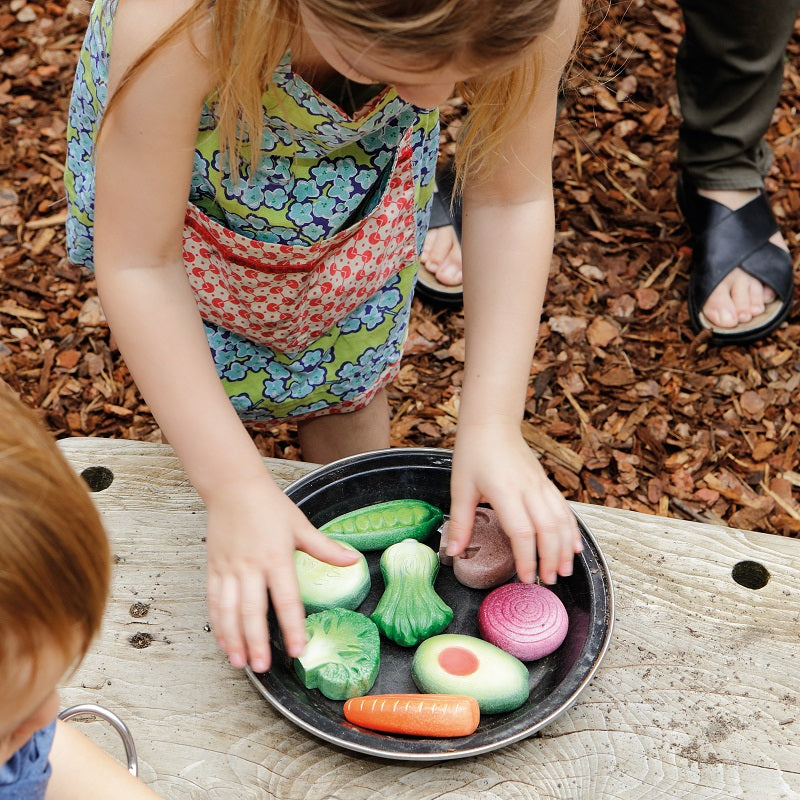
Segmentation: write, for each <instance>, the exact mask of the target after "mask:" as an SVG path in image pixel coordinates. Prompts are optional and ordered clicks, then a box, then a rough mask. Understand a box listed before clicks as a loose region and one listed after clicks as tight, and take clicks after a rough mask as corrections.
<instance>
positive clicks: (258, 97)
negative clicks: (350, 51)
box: [107, 0, 559, 174]
mask: <svg viewBox="0 0 800 800" xmlns="http://www.w3.org/2000/svg"><path fill="white" fill-rule="evenodd" d="M303 2H304V3H305V5H306V7H307V8H308V10H309V11H311V12H312V13H313V14H314V15H315V16H316V17H317V18H318V19H319V20H320V22H322V24H324V25H326V26H330V28H331V29H332V30H334V31H336V32H337V34H339V33H340V34H342V35H352V36H353V38H354V39H355V40H356V41H364V40H366V41H369V42H370V44H372V43H374V46H375V47H376V48H378V49H380V50H381V51H382V52H389V53H401V54H402V53H407V54H409V56H410V58H412V59H413V60H414V62H415V63H419V64H420V65H421V66H422V67H428V66H434V67H435V66H439V65H443V64H446V63H460V64H464V65H465V66H469V67H472V68H474V69H475V70H476V72H483V73H485V74H487V75H488V76H489V77H486V78H484V79H475V80H472V81H470V82H469V83H468V84H465V85H463V86H461V87H459V89H460V91H461V93H462V95H463V96H464V99H465V100H466V101H467V104H468V106H469V108H470V114H469V115H468V117H467V119H466V122H465V124H464V125H462V128H461V132H460V136H459V144H458V149H457V153H456V165H457V169H458V173H459V174H464V173H466V172H467V171H469V172H471V173H479V172H480V171H481V169H482V168H483V167H485V165H486V163H487V158H488V156H489V155H490V154H491V153H492V152H493V151H494V150H495V149H496V148H497V147H498V146H499V144H500V143H501V142H502V141H503V139H504V138H505V136H506V135H507V134H508V132H509V131H511V130H512V129H513V128H514V127H515V125H516V124H517V123H518V122H519V121H520V120H521V119H522V118H523V117H524V116H525V114H526V112H527V111H528V109H529V108H530V105H531V103H532V102H533V97H534V94H535V91H536V85H537V73H538V59H537V57H536V53H535V50H534V48H533V47H532V45H533V44H534V42H535V41H536V39H537V37H538V36H539V35H540V34H542V33H543V32H544V31H546V30H547V29H548V28H549V27H550V26H551V25H552V23H553V21H554V19H555V16H556V13H557V11H558V5H559V0H405V1H404V2H397V0H303ZM209 13H211V14H212V15H213V24H214V34H215V35H214V36H213V37H212V42H213V50H212V53H211V56H210V57H211V60H212V64H211V66H212V69H213V71H214V74H215V75H216V76H217V80H216V86H217V89H216V98H215V99H216V114H217V117H218V128H219V133H220V140H221V144H222V148H223V149H224V150H226V151H227V152H228V153H229V154H231V155H235V156H237V157H238V156H239V155H240V154H241V153H242V152H243V151H244V150H245V147H244V145H243V142H244V141H246V140H249V141H255V142H258V141H260V139H261V129H262V124H263V123H262V105H261V102H262V93H263V91H264V90H265V88H266V87H267V86H268V85H269V83H270V81H271V78H272V74H273V73H274V71H275V69H276V68H277V66H278V64H279V63H280V61H281V59H282V58H283V56H284V54H285V53H286V51H287V50H288V49H289V47H290V44H291V42H292V40H293V38H295V36H296V33H297V31H298V26H299V12H298V0H214V2H213V3H211V2H210V0H196V2H195V4H194V6H193V7H192V8H191V9H190V10H189V11H187V12H186V14H184V15H183V16H182V17H181V18H180V19H179V20H178V21H177V22H176V23H175V24H174V25H173V26H172V27H170V28H169V29H168V30H167V31H166V32H165V33H164V34H163V35H162V36H161V37H159V39H158V40H157V41H156V42H154V43H153V45H152V46H151V47H150V48H149V49H148V50H147V51H146V52H145V53H143V54H142V55H141V56H140V57H139V59H137V61H136V62H135V63H134V64H133V65H132V66H131V68H130V69H129V70H128V71H127V73H126V74H125V75H124V76H123V79H122V81H121V83H120V86H119V88H118V90H117V93H116V95H115V96H118V95H119V92H120V91H121V90H122V89H123V88H124V86H125V85H126V84H127V83H128V82H130V80H132V79H133V77H134V76H135V74H136V72H137V71H138V69H139V68H140V67H141V65H142V64H143V63H144V62H145V61H147V60H148V59H149V58H150V56H151V55H152V54H153V53H154V52H156V51H157V50H158V49H159V48H161V47H162V46H164V45H165V44H166V43H168V42H169V41H170V40H172V39H173V38H174V37H175V36H177V35H178V34H179V33H180V32H182V31H185V30H187V29H188V30H193V29H195V28H196V27H197V26H199V25H201V24H202V23H203V22H204V21H205V20H206V19H207V17H208V14H209ZM512 59H513V61H512ZM504 62H506V63H513V64H514V66H512V67H511V68H509V69H506V70H503V71H501V72H498V71H496V70H494V69H493V67H494V66H495V65H497V64H503V63H504ZM421 71H422V70H421ZM113 100H114V98H112V101H111V102H110V103H109V106H108V109H107V111H108V110H109V109H110V108H111V107H112V105H113ZM257 157H258V153H257V152H253V151H251V152H250V159H251V160H254V159H256V158H257Z"/></svg>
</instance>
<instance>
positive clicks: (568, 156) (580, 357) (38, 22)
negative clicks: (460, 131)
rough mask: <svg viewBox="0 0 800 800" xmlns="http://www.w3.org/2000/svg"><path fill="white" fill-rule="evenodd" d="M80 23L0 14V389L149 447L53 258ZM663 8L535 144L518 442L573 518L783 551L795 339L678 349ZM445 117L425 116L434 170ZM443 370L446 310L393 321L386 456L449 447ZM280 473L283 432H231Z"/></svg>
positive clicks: (588, 60)
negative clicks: (671, 520)
mask: <svg viewBox="0 0 800 800" xmlns="http://www.w3.org/2000/svg"><path fill="white" fill-rule="evenodd" d="M86 10H87V7H86V5H85V3H83V2H78V0H69V2H68V3H66V4H65V3H64V2H56V1H55V0H49V1H47V2H45V1H44V0H38V2H27V1H26V0H10V3H8V4H4V5H3V7H2V9H0V263H1V264H2V268H1V269H2V271H1V272H0V377H1V378H3V379H4V380H5V381H7V382H8V383H9V384H11V385H12V386H13V387H14V388H15V389H16V390H17V391H19V392H20V394H21V395H22V397H23V399H24V400H25V401H26V402H27V403H28V404H29V405H31V406H33V407H35V408H37V409H41V414H42V417H43V419H44V420H45V422H46V424H47V425H48V427H49V428H50V429H51V430H52V432H53V433H54V434H55V435H56V436H59V437H63V436H107V437H125V438H131V439H145V440H158V438H159V433H158V428H157V426H156V425H155V422H154V421H153V418H152V416H151V414H150V412H149V410H148V408H147V406H146V405H145V404H144V403H143V401H142V399H141V397H140V395H139V394H138V392H137V390H136V388H135V386H134V385H133V382H132V380H131V376H130V374H129V372H128V370H127V368H126V366H125V364H124V362H123V360H122V359H121V357H120V355H119V352H118V350H117V348H116V346H115V343H114V339H113V336H111V334H110V333H109V330H108V327H107V325H106V323H105V320H104V317H103V314H102V310H101V308H100V306H99V303H98V301H97V297H96V292H95V285H94V280H93V278H92V275H91V274H90V273H88V272H86V271H84V270H82V269H78V268H76V267H73V266H71V265H70V264H69V263H68V261H67V259H66V255H65V249H64V232H63V222H64V215H65V206H64V200H63V196H64V190H63V186H62V176H63V167H62V164H63V161H64V154H65V144H64V136H65V112H66V107H67V102H68V96H69V90H70V85H71V80H72V73H73V69H74V64H75V60H76V55H77V52H78V49H79V47H80V42H81V38H82V35H83V30H84V26H85V20H86V16H85V14H86ZM681 24H682V23H681V18H680V13H679V11H678V7H677V4H676V2H675V0H652V2H648V3H645V2H644V0H625V2H623V3H620V4H614V5H612V6H610V7H608V5H607V4H605V6H604V8H603V9H602V10H600V11H597V12H593V13H591V14H590V15H589V19H588V26H587V30H586V34H585V37H584V39H583V43H582V45H581V48H580V53H579V58H578V60H577V63H576V65H575V67H574V69H573V71H572V75H571V77H570V79H569V82H568V87H567V93H566V94H567V104H566V108H565V110H564V112H563V114H562V115H561V117H560V119H559V123H558V130H557V135H556V142H555V146H554V174H555V190H556V214H557V228H558V231H557V242H556V248H555V255H554V257H553V261H552V275H551V278H550V284H549V290H548V294H547V298H546V303H545V309H544V314H543V317H542V322H541V326H540V337H539V345H538V348H537V352H536V357H535V359H534V362H533V365H532V368H531V380H530V385H529V389H528V398H527V404H526V417H525V421H524V423H523V431H524V434H525V437H526V438H527V440H528V441H529V443H530V444H531V446H532V447H534V448H535V449H536V450H537V451H538V452H540V453H541V456H542V460H543V462H544V464H545V466H546V468H547V469H548V471H549V472H550V474H552V476H553V477H554V479H555V480H556V482H557V483H558V485H559V487H561V489H563V491H564V494H565V495H566V496H567V497H568V498H570V499H574V500H580V501H585V502H590V503H599V504H605V505H608V506H615V507H619V508H627V509H634V510H636V511H643V512H648V513H658V514H662V515H673V516H676V517H685V518H688V519H695V520H700V521H705V522H713V523H719V524H723V525H731V526H734V527H740V528H747V529H757V530H765V531H769V532H772V533H776V534H781V535H785V536H795V537H796V536H797V535H798V531H800V505H799V504H798V502H797V500H796V497H795V488H796V487H800V467H798V455H797V451H798V447H799V446H800V433H799V432H798V424H797V423H798V422H799V421H800V392H799V391H798V386H800V346H798V342H799V341H800V322H798V319H800V318H798V315H797V311H798V309H797V307H795V309H793V311H794V313H793V315H792V317H791V319H790V322H789V324H787V325H785V326H784V327H783V328H782V329H781V330H780V331H779V332H777V333H776V334H775V335H773V336H772V337H770V339H768V340H767V341H764V342H762V343H758V344H755V345H752V346H749V347H737V348H727V349H720V348H716V347H712V346H709V344H708V343H707V341H706V340H705V339H704V337H703V336H699V337H695V336H694V335H693V334H692V332H691V329H690V327H689V324H688V315H687V310H686V303H685V295H686V285H687V267H688V263H689V254H690V253H689V250H688V248H687V230H686V229H685V227H684V226H683V224H682V222H681V219H680V216H679V214H678V211H677V209H676V205H675V199H674V186H675V178H676V173H675V168H674V157H675V150H676V142H677V126H678V122H679V108H678V103H677V97H676V90H675V83H674V56H675V51H676V48H677V45H678V42H679V40H680V36H681ZM799 52H800V30H798V34H797V35H796V36H795V37H794V39H793V40H792V42H791V43H790V45H789V51H788V58H787V61H786V70H785V85H784V92H783V95H782V98H781V101H780V104H779V106H778V108H777V110H776V112H775V115H774V119H773V125H772V128H771V130H770V138H771V142H772V145H773V148H774V151H775V165H774V167H773V170H772V173H771V175H770V176H769V179H768V187H767V188H768V190H769V191H770V193H771V196H772V201H773V204H774V207H775V211H776V214H777V215H778V218H779V220H780V221H781V222H782V225H783V229H784V233H785V234H786V236H787V238H788V241H789V244H790V246H794V252H795V253H796V254H797V256H796V258H795V266H797V263H796V261H797V257H798V256H800V247H797V244H798V242H797V237H796V236H795V230H797V229H798V213H799V212H800V148H798V146H797V145H798V137H800V123H798V121H797V119H796V117H795V109H796V108H798V107H799V106H800V74H799V73H798V69H797V65H798V63H800V61H798V53H799ZM461 113H462V108H461V105H460V104H459V103H458V102H455V101H454V102H453V103H451V104H450V105H449V106H448V107H447V108H445V109H444V110H443V116H444V124H443V151H445V152H446V151H447V150H448V148H449V147H450V146H451V144H450V143H451V141H452V138H453V135H454V133H455V130H456V128H457V126H458V122H459V120H460V116H461ZM463 360H464V319H463V314H462V313H461V312H460V311H454V310H441V309H435V308H431V307H428V306H426V305H423V304H421V303H420V302H419V301H418V300H415V301H414V311H413V318H412V323H411V331H410V335H409V339H408V345H407V356H406V359H405V362H404V366H403V368H402V370H401V372H400V375H399V377H398V378H397V380H396V381H395V382H394V385H393V387H392V389H391V400H392V405H393V411H394V416H393V423H392V442H393V444H394V445H397V446H412V445H414V446H416V445H423V446H433V447H450V446H452V444H453V440H454V434H455V429H456V420H457V417H458V401H459V393H460V384H461V378H462V369H463ZM252 433H253V436H254V437H255V439H256V441H257V442H258V444H259V446H260V448H261V449H262V450H263V452H264V454H265V455H270V456H277V457H284V458H298V457H299V451H298V448H297V440H296V435H295V432H294V429H293V427H292V426H291V425H288V424H280V425H270V426H262V427H261V428H259V427H258V426H252Z"/></svg>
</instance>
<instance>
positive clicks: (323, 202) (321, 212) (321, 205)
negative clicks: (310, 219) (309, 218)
mask: <svg viewBox="0 0 800 800" xmlns="http://www.w3.org/2000/svg"><path fill="white" fill-rule="evenodd" d="M311 207H312V208H313V209H314V216H315V217H316V218H317V219H318V220H331V218H332V217H333V215H334V214H336V213H337V210H339V204H338V203H337V202H336V201H334V200H333V199H331V198H330V197H320V198H318V199H317V201H316V202H315V203H314V204H313V205H312V206H311ZM344 210H345V213H346V211H347V209H344ZM339 213H341V210H339ZM331 227H334V226H331Z"/></svg>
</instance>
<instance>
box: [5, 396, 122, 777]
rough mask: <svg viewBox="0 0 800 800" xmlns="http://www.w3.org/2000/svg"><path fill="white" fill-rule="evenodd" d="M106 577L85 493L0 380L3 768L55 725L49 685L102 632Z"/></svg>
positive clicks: (100, 536)
mask: <svg viewBox="0 0 800 800" xmlns="http://www.w3.org/2000/svg"><path fill="white" fill-rule="evenodd" d="M109 580H110V555H109V548H108V541H107V539H106V535H105V532H104V531H103V527H102V524H101V522H100V518H99V516H98V513H97V511H96V510H95V508H94V505H93V504H92V502H91V500H90V499H89V496H88V493H87V491H86V487H85V486H84V485H83V483H82V482H81V480H80V478H79V477H78V476H77V475H76V474H75V473H74V472H73V471H72V469H71V468H70V467H69V465H68V464H67V462H66V460H65V459H64V457H63V456H62V455H61V453H60V452H59V450H58V448H57V447H56V445H55V443H54V441H53V440H52V438H51V437H50V435H49V434H48V433H47V432H46V431H45V430H44V429H43V428H42V426H41V425H40V424H39V423H38V421H37V420H36V419H35V417H34V416H33V414H32V413H31V412H30V411H29V410H28V409H27V408H25V407H24V406H23V405H22V403H20V402H19V401H18V400H17V399H16V398H15V397H14V396H13V395H12V394H11V392H10V391H9V390H8V388H7V387H6V386H5V385H4V384H2V382H0V764H2V763H4V762H5V761H6V760H7V759H8V757H9V756H10V755H11V753H12V752H13V751H14V750H16V749H17V748H18V747H20V746H21V745H22V744H24V742H25V741H26V740H27V739H28V738H29V737H30V735H31V734H32V733H33V732H34V731H35V730H36V729H38V728H40V727H42V726H43V725H46V724H47V723H48V722H50V721H52V720H53V718H54V716H55V712H56V710H57V709H56V705H57V695H56V694H55V691H54V690H55V686H56V684H57V682H58V680H59V679H60V678H61V677H62V675H63V674H64V672H65V671H66V670H67V669H68V668H69V667H70V666H72V665H74V664H76V663H77V661H78V660H79V659H80V658H81V657H82V656H83V655H84V654H85V652H86V650H87V648H88V647H89V644H90V642H91V640H92V638H93V637H94V635H95V633H96V632H97V630H98V629H99V627H100V623H101V620H102V616H103V609H104V607H105V602H106V597H107V595H108V587H109ZM20 740H21V741H20Z"/></svg>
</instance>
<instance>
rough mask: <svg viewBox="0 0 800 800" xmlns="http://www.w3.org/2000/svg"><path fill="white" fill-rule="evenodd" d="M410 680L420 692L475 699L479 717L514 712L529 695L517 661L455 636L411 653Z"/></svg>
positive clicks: (427, 643) (429, 641)
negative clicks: (464, 695)
mask: <svg viewBox="0 0 800 800" xmlns="http://www.w3.org/2000/svg"><path fill="white" fill-rule="evenodd" d="M411 677H412V678H413V679H414V683H416V685H417V687H418V688H419V690H420V691H422V692H429V693H433V694H466V695H470V696H471V697H474V698H475V699H476V700H477V701H478V706H479V707H480V710H481V713H482V714H500V713H503V712H506V711H513V710H514V709H515V708H519V707H520V706H521V705H522V704H523V703H524V702H525V701H526V700H527V699H528V695H529V694H530V687H529V685H528V678H529V675H528V669H527V667H526V666H525V665H524V664H523V663H522V662H521V661H520V660H519V659H517V658H514V656H512V655H509V654H508V653H506V652H504V651H503V650H501V649H500V648H499V647H495V646H494V645H493V644H489V642H484V641H483V640H482V639H478V638H476V637H474V636H465V635H463V634H457V633H443V634H440V635H439V636H432V637H431V638H430V639H426V640H425V641H424V642H422V644H421V645H420V646H419V647H418V648H417V650H416V652H415V653H414V659H413V661H412V663H411Z"/></svg>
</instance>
